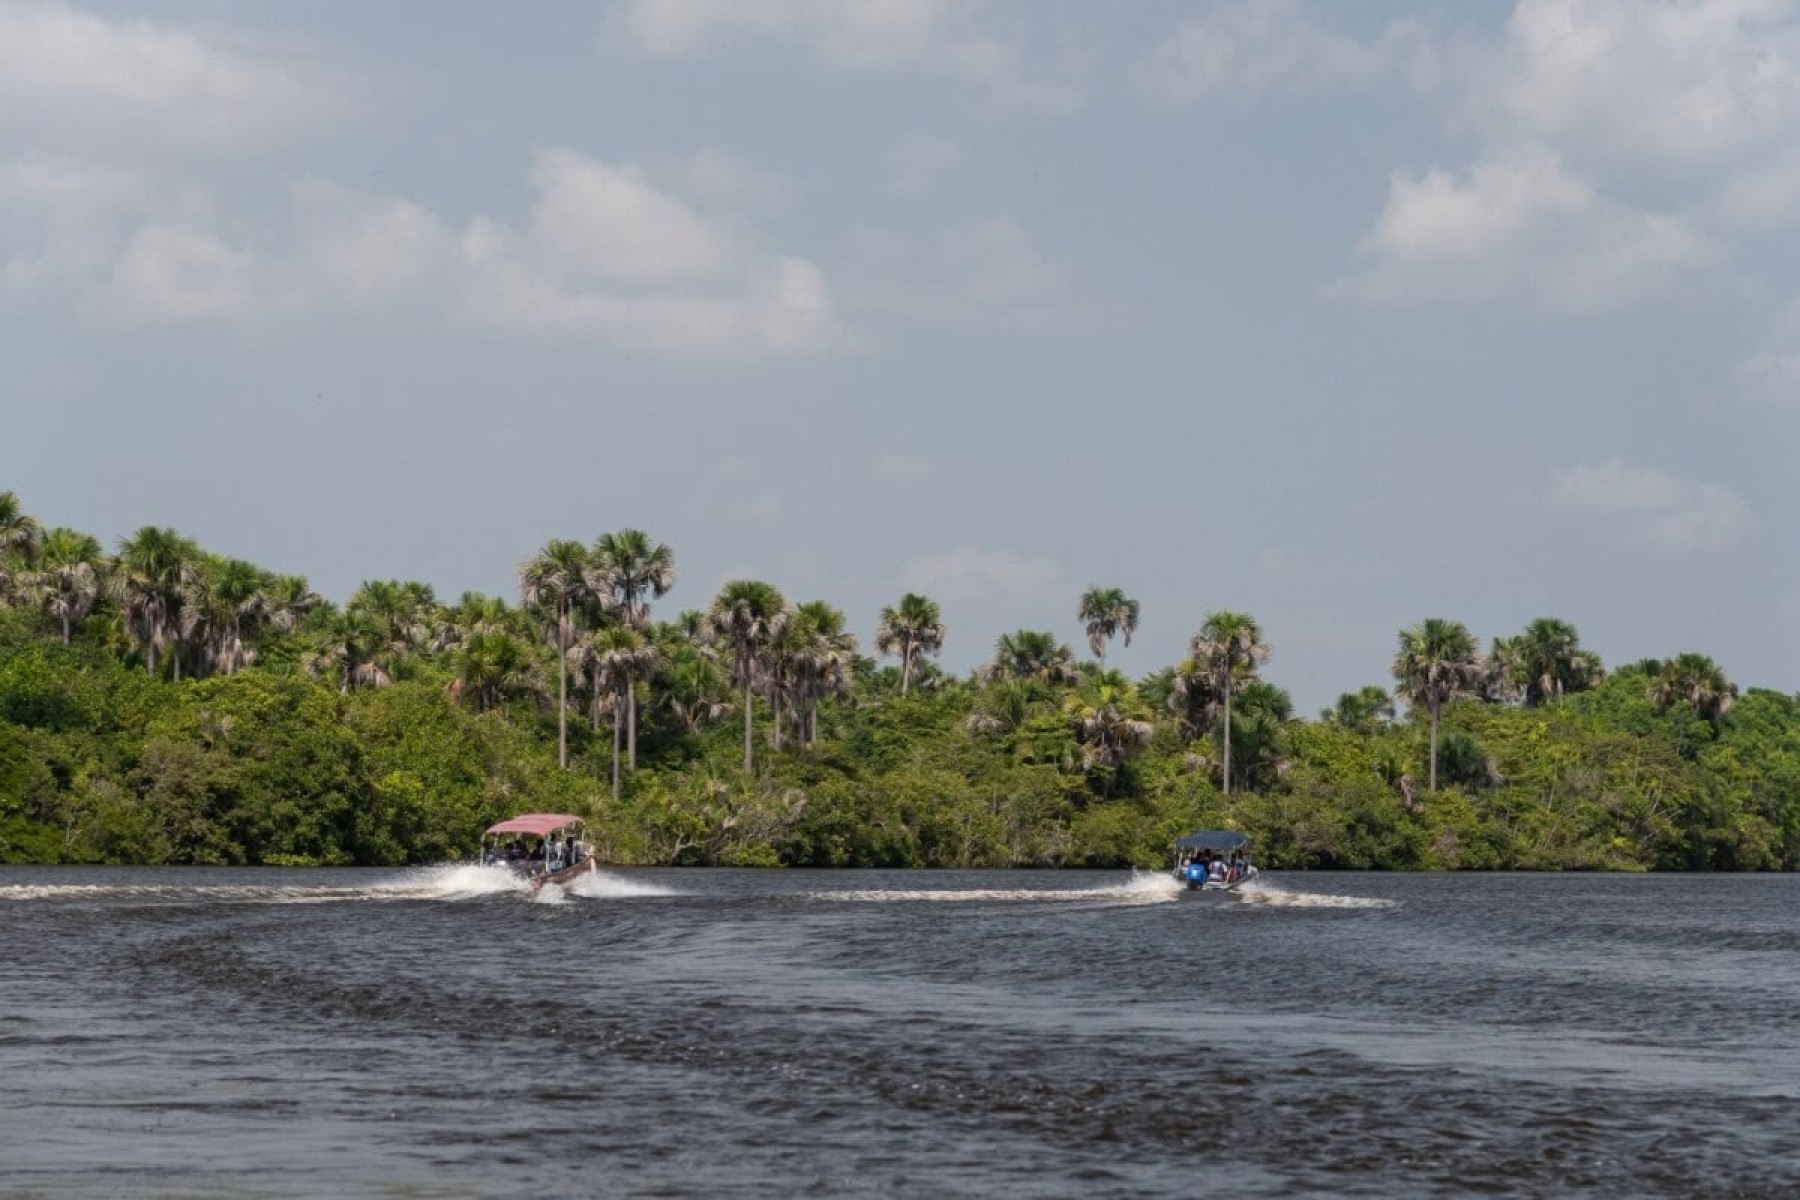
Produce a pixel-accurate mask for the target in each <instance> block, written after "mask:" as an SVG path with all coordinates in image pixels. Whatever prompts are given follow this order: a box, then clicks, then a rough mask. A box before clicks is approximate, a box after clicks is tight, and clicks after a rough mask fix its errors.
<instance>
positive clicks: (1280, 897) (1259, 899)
mask: <svg viewBox="0 0 1800 1200" xmlns="http://www.w3.org/2000/svg"><path fill="white" fill-rule="evenodd" d="M1235 895H1237V896H1238V897H1239V898H1240V899H1241V900H1243V901H1244V902H1245V903H1246V904H1264V905H1268V906H1270V907H1273V908H1393V907H1394V904H1395V902H1394V901H1392V900H1383V899H1380V898H1379V897H1375V896H1331V895H1324V894H1321V893H1318V892H1290V891H1288V890H1287V889H1285V888H1279V887H1276V886H1275V885H1274V884H1272V883H1265V882H1263V881H1262V880H1260V879H1252V880H1250V881H1249V882H1248V883H1246V884H1244V885H1243V886H1242V887H1240V888H1238V889H1237V891H1236V892H1235Z"/></svg>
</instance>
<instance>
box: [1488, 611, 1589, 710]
mask: <svg viewBox="0 0 1800 1200" xmlns="http://www.w3.org/2000/svg"><path fill="white" fill-rule="evenodd" d="M1489 661H1490V665H1491V669H1492V671H1493V672H1494V673H1495V674H1496V675H1497V678H1498V680H1499V682H1500V684H1501V686H1502V688H1503V689H1504V690H1505V691H1506V692H1507V693H1509V694H1511V695H1512V696H1515V697H1518V698H1520V699H1522V700H1523V701H1524V703H1525V706H1526V707H1527V708H1536V707H1537V706H1539V705H1541V704H1548V703H1553V702H1555V701H1557V700H1560V699H1562V698H1563V697H1564V696H1565V695H1568V694H1569V693H1571V692H1584V691H1587V690H1588V689H1589V688H1591V687H1593V686H1594V685H1595V684H1597V683H1599V682H1600V680H1601V679H1602V678H1603V677H1604V676H1605V670H1604V669H1603V668H1602V667H1601V665H1600V656H1599V655H1597V654H1595V653H1594V652H1593V651H1591V650H1583V649H1582V648H1581V638H1580V635H1578V634H1577V633H1576V632H1575V627H1574V626H1573V625H1571V624H1569V623H1568V622H1567V621H1559V620H1557V619H1556V618H1555V617H1539V618H1537V619H1536V620H1534V621H1532V622H1531V623H1530V624H1529V625H1527V626H1526V627H1525V632H1523V633H1521V634H1519V635H1518V636H1517V637H1511V638H1495V639H1494V650H1493V653H1492V655H1490V656H1489Z"/></svg>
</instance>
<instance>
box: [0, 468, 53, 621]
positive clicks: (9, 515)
mask: <svg viewBox="0 0 1800 1200" xmlns="http://www.w3.org/2000/svg"><path fill="white" fill-rule="evenodd" d="M43 534H44V527H43V526H42V525H41V524H39V523H38V519H37V518H36V517H34V516H32V515H31V514H30V513H28V512H26V511H25V509H24V506H23V505H21V504H20V503H19V497H18V496H17V495H16V494H15V493H13V492H10V491H8V492H0V604H4V603H6V602H8V601H9V600H11V598H12V596H13V593H14V592H15V591H16V590H18V577H19V576H20V575H21V574H23V573H24V571H25V570H26V569H28V568H29V567H30V566H31V565H32V563H33V562H34V561H35V559H36V557H37V548H38V543H39V541H40V540H41V539H42V538H43Z"/></svg>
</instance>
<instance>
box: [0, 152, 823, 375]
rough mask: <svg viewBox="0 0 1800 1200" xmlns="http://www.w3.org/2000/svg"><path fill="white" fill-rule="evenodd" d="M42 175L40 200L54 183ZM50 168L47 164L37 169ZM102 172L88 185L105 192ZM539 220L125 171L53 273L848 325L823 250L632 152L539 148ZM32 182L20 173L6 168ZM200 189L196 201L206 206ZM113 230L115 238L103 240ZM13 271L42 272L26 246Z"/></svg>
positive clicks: (745, 336)
mask: <svg viewBox="0 0 1800 1200" xmlns="http://www.w3.org/2000/svg"><path fill="white" fill-rule="evenodd" d="M13 175H19V176H20V177H21V178H26V180H27V182H31V180H32V179H35V180H36V183H35V187H34V190H32V191H31V193H30V194H31V196H32V197H33V202H34V203H35V204H36V205H38V206H39V208H40V210H42V209H43V208H44V207H45V206H47V205H50V204H51V203H53V202H54V200H55V199H56V197H57V196H58V194H59V189H58V187H56V186H52V185H54V184H55V183H56V182H57V180H56V177H55V176H54V175H51V176H49V177H27V176H26V174H25V173H22V172H13V173H10V174H9V173H7V172H4V171H0V195H4V194H5V193H6V188H7V185H8V181H9V180H12V178H13ZM40 176H41V173H40ZM112 181H113V177H112V176H110V175H106V174H104V173H102V174H100V175H98V176H96V182H94V183H93V184H92V187H91V190H93V191H94V192H95V193H96V194H98V195H102V196H104V195H106V194H107V192H106V188H105V187H104V186H102V185H104V184H108V183H110V182H112ZM530 181H531V184H532V186H533V188H534V190H535V192H536V203H535V205H534V206H533V208H532V215H531V219H530V221H529V222H528V223H527V224H525V225H524V226H523V227H522V228H514V227H512V226H509V225H507V224H505V223H504V222H501V221H498V220H495V219H493V218H490V217H483V216H478V217H475V218H474V219H473V220H471V221H469V222H468V223H467V224H466V225H464V226H463V227H461V228H460V229H459V228H456V227H455V226H453V225H452V224H451V223H450V222H449V221H447V220H445V219H444V218H443V217H441V216H439V215H438V214H436V213H434V212H432V211H431V210H430V209H428V208H425V207H424V206H422V205H420V204H417V203H415V202H413V201H410V200H407V199H404V198H401V197H398V196H380V195H368V194H364V193H359V192H355V191H352V190H350V189H347V188H343V187H341V186H339V185H337V184H334V183H330V182H328V181H323V180H310V181H307V182H304V183H302V184H301V185H299V186H298V187H297V188H296V189H295V194H294V203H293V208H292V213H291V215H290V216H289V217H288V218H287V219H285V220H274V219H272V220H266V221H263V222H260V223H253V222H249V221H244V220H240V221H238V222H236V223H235V224H234V226H233V232H232V233H229V234H228V233H227V232H225V231H223V230H221V229H220V228H218V225H219V223H218V222H217V221H216V220H214V219H212V218H211V217H210V215H206V214H203V215H201V216H197V217H196V216H190V217H188V218H186V219H181V220H174V219H168V218H158V217H155V216H151V215H149V214H147V213H144V212H132V211H129V210H130V209H131V207H132V205H133V203H140V202H142V197H141V196H138V195H136V194H135V193H133V191H132V189H130V188H129V187H127V186H126V184H127V183H128V182H129V180H128V179H124V178H122V179H120V180H119V181H117V187H116V189H115V190H116V191H117V192H118V193H119V195H120V197H121V199H120V201H119V203H118V204H116V205H115V206H114V207H115V209H117V210H118V211H110V210H109V216H110V224H109V223H108V222H105V221H101V222H97V223H96V226H95V229H96V231H97V232H94V233H93V240H92V243H91V245H90V247H89V250H88V252H87V253H85V254H74V253H70V254H65V255H63V256H61V258H60V259H59V265H60V267H61V269H62V270H63V271H64V273H65V274H64V277H63V278H61V279H59V280H57V281H56V282H58V283H59V284H60V285H62V286H66V287H70V288H72V289H74V290H77V291H79V290H81V288H82V287H83V286H85V287H86V288H87V290H88V291H89V292H91V293H92V295H93V297H94V299H95V301H96V303H97V304H98V305H99V306H100V307H101V308H102V309H103V310H104V311H105V312H106V313H107V315H108V316H110V317H112V318H113V319H120V320H132V319H136V320H142V321H177V322H179V321H198V320H221V321H246V320H249V321H254V320H258V319H264V318H268V317H270V316H275V315H279V316H282V317H288V316H292V315H295V314H299V313H305V312H314V313H325V314H330V313H333V312H337V311H339V310H341V309H344V308H346V307H348V308H353V309H356V310H357V311H359V312H365V313H366V312H382V313H387V314H391V315H395V316H402V317H404V316H410V315H422V316H424V317H426V318H428V319H433V320H438V321H452V322H457V323H461V324H465V325H472V326H477V327H485V328H489V329H498V330H503V331H506V332H509V333H514V334H518V335H521V336H529V337H534V338H548V339H568V340H588V341H596V342H600V343H604V344H607V345H617V346H626V347H630V348H635V349H642V350H649V351H654V352H660V353H667V354H674V355H700V356H720V355H723V356H744V355H761V354H783V353H804V352H816V351H820V350H829V349H833V348H836V347H839V346H841V345H843V344H844V342H845V340H846V339H845V335H844V333H843V330H842V329H841V327H840V325H839V322H838V318H837V315H836V310H835V306H834V304H833V301H832V298H831V294H830V291H829V289H828V288H827V287H826V284H825V280H824V276H823V275H822V273H821V272H820V271H819V269H818V267H817V266H815V265H814V264H813V263H811V262H809V261H807V260H806V259H803V258H798V257H795V256H792V255H785V254H780V253H775V252H772V251H770V250H768V249H767V248H765V247H764V246H763V245H762V242H761V239H760V238H759V237H758V236H757V235H756V234H755V232H754V231H753V230H752V229H751V228H750V227H749V226H748V224H747V223H745V222H743V221H742V220H740V219H738V218H736V217H735V216H734V215H733V214H729V213H724V214H717V215H715V214H709V213H702V212H701V211H700V210H699V209H698V208H696V207H695V206H693V205H692V204H690V203H688V202H687V201H686V200H685V199H684V198H682V197H680V196H677V195H675V194H673V193H670V192H667V191H664V190H662V189H660V188H658V187H656V186H655V185H653V184H652V183H651V182H650V181H649V180H648V178H647V176H646V174H645V172H644V171H642V170H641V169H640V168H638V167H636V166H634V165H632V164H629V163H608V162H604V161H601V160H599V159H594V158H590V157H588V156H585V155H582V154H578V153H576V152H574V151H571V150H563V149H546V150H542V151H540V152H539V153H538V154H537V156H536V158H535V160H534V163H533V166H532V170H531V173H530ZM12 187H13V190H14V191H15V192H17V193H19V194H21V195H23V194H25V193H26V188H25V186H24V185H23V184H20V183H19V182H18V181H17V180H13V183H12ZM196 207H203V206H196ZM107 246H112V247H115V248H114V249H113V250H111V251H110V252H109V253H107V254H99V253H96V252H94V248H95V247H107ZM42 261H43V257H42V255H39V256H38V258H36V259H29V258H18V259H15V260H13V262H12V263H11V264H9V269H8V273H7V276H6V277H7V278H8V279H9V280H11V281H14V282H19V281H26V282H27V283H40V284H41V283H47V282H49V281H48V280H45V279H42V278H41V275H42V272H38V273H37V275H33V273H32V272H30V271H28V270H26V269H24V267H22V266H19V265H18V264H21V263H23V264H24V265H25V266H30V265H32V264H33V263H41V262H42Z"/></svg>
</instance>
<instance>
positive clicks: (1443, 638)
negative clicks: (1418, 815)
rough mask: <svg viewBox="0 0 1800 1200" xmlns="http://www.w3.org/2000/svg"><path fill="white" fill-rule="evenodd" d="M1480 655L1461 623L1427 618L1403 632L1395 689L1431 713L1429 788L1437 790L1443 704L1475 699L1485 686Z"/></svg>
mask: <svg viewBox="0 0 1800 1200" xmlns="http://www.w3.org/2000/svg"><path fill="white" fill-rule="evenodd" d="M1481 671H1482V662H1481V652H1480V651H1479V650H1477V649H1476V643H1475V635H1474V634H1472V633H1470V632H1469V628H1468V626H1466V625H1464V624H1463V623H1462V622H1460V621H1447V620H1445V619H1444V618H1442V617H1428V618H1426V619H1425V620H1423V621H1421V622H1419V623H1418V624H1417V625H1414V626H1413V627H1412V628H1410V629H1402V630H1401V631H1400V650H1399V653H1397V654H1395V655H1394V680H1395V682H1396V683H1397V684H1398V685H1399V686H1398V688H1396V689H1395V690H1396V691H1397V692H1398V693H1399V695H1400V696H1401V698H1402V699H1404V700H1405V701H1406V702H1407V703H1408V704H1411V705H1414V706H1421V705H1422V706H1423V707H1424V708H1425V710H1426V711H1427V712H1428V713H1430V714H1431V774H1430V782H1429V783H1428V785H1427V786H1429V787H1430V788H1431V789H1432V790H1433V791H1435V790H1436V789H1437V769H1438V718H1439V717H1440V716H1442V715H1443V711H1444V705H1446V704H1449V703H1450V702H1452V701H1454V700H1461V699H1464V698H1466V697H1468V696H1472V695H1474V694H1475V690H1476V688H1477V687H1478V686H1479V685H1480V681H1481Z"/></svg>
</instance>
